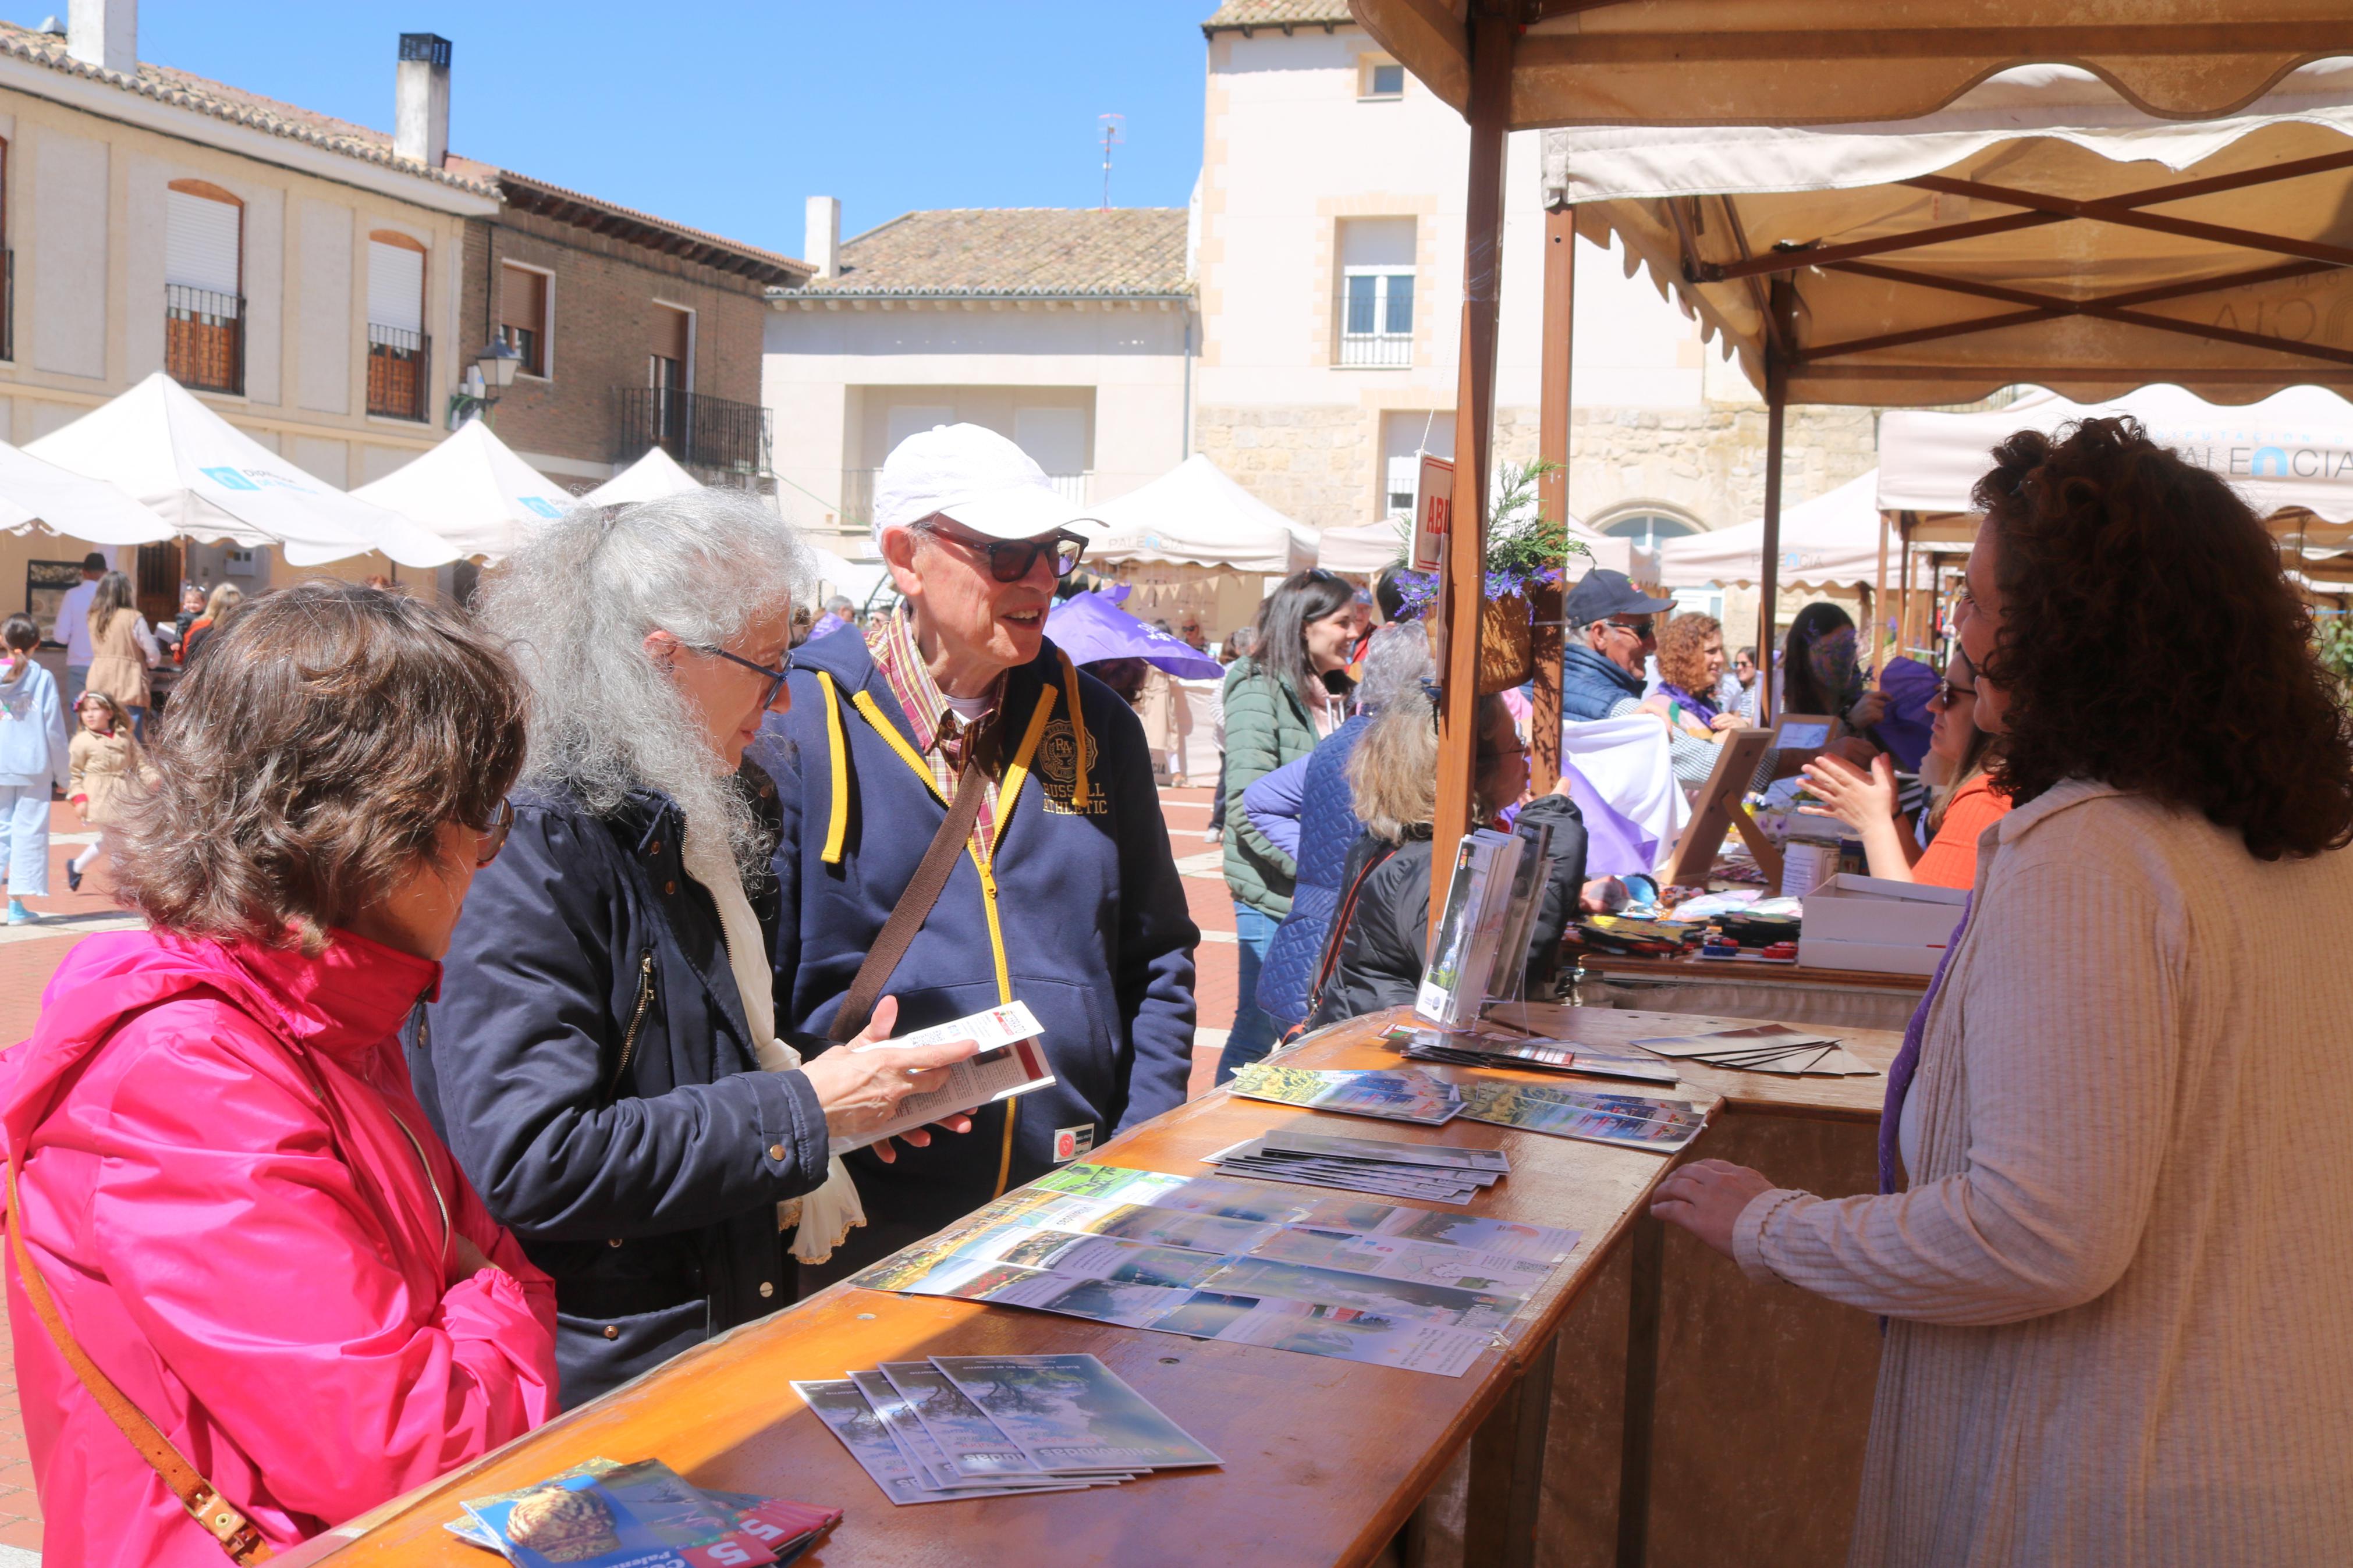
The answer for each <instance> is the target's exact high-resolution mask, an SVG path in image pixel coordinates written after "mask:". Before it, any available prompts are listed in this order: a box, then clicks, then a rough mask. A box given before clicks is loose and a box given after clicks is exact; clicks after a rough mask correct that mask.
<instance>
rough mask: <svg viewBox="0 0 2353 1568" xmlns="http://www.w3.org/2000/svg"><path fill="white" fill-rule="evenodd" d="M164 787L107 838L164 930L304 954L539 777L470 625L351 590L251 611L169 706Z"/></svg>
mask: <svg viewBox="0 0 2353 1568" xmlns="http://www.w3.org/2000/svg"><path fill="white" fill-rule="evenodd" d="M152 752H153V760H154V764H155V773H154V779H153V784H152V786H148V787H141V788H138V789H135V790H132V791H131V792H130V794H129V796H128V798H127V800H126V802H125V810H124V813H123V820H122V821H121V822H120V823H118V824H116V825H115V826H111V827H110V828H109V829H108V837H109V839H110V847H111V849H112V851H113V856H114V885H115V892H116V896H117V897H118V898H119V899H120V900H121V902H122V903H124V904H125V905H127V906H128V907H130V908H132V909H134V910H138V911H139V912H140V913H142V914H143V915H145V916H146V917H147V918H148V920H149V921H152V922H153V923H154V925H155V926H156V927H157V928H159V929H161V930H164V931H176V932H179V933H181V934H183V935H188V936H200V937H210V938H213V939H215V940H216V941H221V942H259V943H263V944H266V945H269V946H273V947H292V946H298V945H299V946H300V947H301V948H302V949H303V951H305V952H311V953H315V952H318V951H320V949H322V948H323V947H324V946H325V945H326V942H327V932H328V931H329V930H330V929H331V928H332V927H335V926H339V925H343V924H345V923H346V922H348V921H349V920H350V919H351V917H352V916H353V914H354V913H355V912H357V911H358V910H362V909H364V908H366V907H367V906H369V905H370V904H372V903H374V902H375V901H376V900H380V899H382V898H384V897H385V895H386V894H388V893H390V892H391V891H393V889H396V888H397V887H398V886H400V884H401V883H402V881H403V880H404V879H406V877H407V876H408V875H409V873H410V872H411V871H412V870H413V869H414V868H416V867H417V863H418V862H419V860H420V859H423V858H426V857H427V856H429V855H430V854H431V853H432V852H433V850H434V848H435V847H436V836H437V835H438V832H439V830H440V828H441V826H442V825H443V824H445V823H449V822H460V823H465V824H467V825H469V826H475V827H486V826H489V825H490V823H491V818H492V816H494V814H495V813H496V811H497V809H498V805H499V802H500V800H501V798H502V797H503V796H504V795H506V793H507V790H508V788H509V786H510V785H512V784H513V782H514V778H515V774H516V773H519V772H521V771H522V758H523V685H522V678H521V677H520V676H519V675H518V674H517V673H516V671H515V667H514V664H513V662H512V660H511V659H510V658H508V657H507V653H506V650H505V649H504V647H501V645H500V644H499V643H498V641H497V640H496V639H495V638H493V637H489V636H488V635H486V634H485V633H483V632H481V631H480V630H479V629H477V628H476V627H475V626H474V625H473V624H472V622H471V621H470V619H468V618H467V617H466V616H464V614H463V613H462V612H459V611H456V610H451V609H446V608H444V607H442V606H441V605H436V604H432V603H429V602H427V601H426V600H423V599H417V598H412V597H410V596H409V595H406V594H395V593H388V592H386V591H385V590H383V589H379V588H365V587H362V586H360V585H358V584H351V583H304V584H300V585H298V586H296V587H291V588H288V589H285V590H283V591H282V592H280V593H275V594H269V595H264V596H263V597H260V598H259V599H256V600H254V601H253V602H252V603H250V604H248V605H246V606H245V608H244V609H243V610H242V611H241V612H240V613H239V614H238V615H237V616H236V617H235V618H234V619H232V620H231V621H230V622H229V624H228V626H227V627H226V628H225V629H224V630H222V631H220V632H218V633H216V634H215V636H214V637H213V639H212V641H211V642H210V643H209V644H207V645H206V652H205V657H204V658H202V659H201V660H200V661H198V662H197V663H195V664H193V665H191V666H189V668H188V673H187V675H186V676H185V678H184V679H182V680H181V682H180V684H179V686H178V688H177V689H175V690H174V692H173V693H172V701H171V705H170V707H168V708H166V709H165V710H164V722H163V724H162V726H161V727H160V729H159V730H158V731H157V733H156V735H155V737H154V740H153V745H152Z"/></svg>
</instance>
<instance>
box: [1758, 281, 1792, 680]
mask: <svg viewBox="0 0 2353 1568" xmlns="http://www.w3.org/2000/svg"><path fill="white" fill-rule="evenodd" d="M1797 310H1798V300H1797V289H1795V288H1794V287H1793V286H1792V285H1791V284H1790V282H1789V280H1788V279H1786V278H1776V279H1773V292H1772V314H1773V315H1774V316H1775V317H1776V318H1778V320H1779V321H1780V322H1781V327H1782V334H1781V335H1782V336H1783V337H1784V338H1785V339H1786V340H1787V341H1790V342H1795V341H1796V335H1797ZM1789 357H1790V356H1788V355H1784V354H1780V353H1774V352H1773V351H1772V350H1770V349H1769V348H1768V349H1767V351H1766V354H1765V538H1764V540H1763V545H1764V552H1765V559H1764V561H1763V562H1762V563H1761V570H1759V571H1758V573H1757V660H1758V662H1759V665H1760V667H1761V671H1760V673H1759V674H1758V676H1757V679H1759V680H1764V679H1766V675H1767V673H1769V672H1770V669H1771V663H1770V661H1771V659H1772V657H1773V654H1772V649H1773V647H1774V641H1773V611H1774V600H1775V599H1776V598H1777V597H1778V596H1779V594H1780V588H1781V581H1780V579H1781V452H1782V445H1783V434H1784V427H1785V426H1786V425H1787V423H1788V412H1789ZM1776 706H1777V704H1776V703H1775V702H1774V700H1773V688H1772V686H1771V685H1770V684H1769V683H1767V685H1766V686H1765V688H1764V689H1762V690H1761V691H1759V692H1758V693H1757V722H1758V723H1760V724H1769V723H1771V722H1772V721H1774V720H1775V719H1777V718H1778V717H1780V715H1779V714H1778V713H1777V712H1775V711H1774V709H1775V707H1776Z"/></svg>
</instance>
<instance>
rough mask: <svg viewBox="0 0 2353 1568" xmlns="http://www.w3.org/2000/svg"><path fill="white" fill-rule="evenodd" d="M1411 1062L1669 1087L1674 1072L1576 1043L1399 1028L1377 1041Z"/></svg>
mask: <svg viewBox="0 0 2353 1568" xmlns="http://www.w3.org/2000/svg"><path fill="white" fill-rule="evenodd" d="M1381 1038H1382V1039H1383V1041H1384V1042H1386V1043H1387V1044H1388V1045H1389V1046H1391V1047H1394V1048H1396V1049H1397V1050H1398V1052H1399V1053H1400V1054H1402V1055H1403V1056H1404V1057H1405V1058H1407V1059H1408V1060H1409V1061H1417V1062H1440V1063H1443V1064H1445V1065H1447V1066H1449V1067H1464V1068H1528V1069H1532V1070H1534V1071H1537V1072H1561V1073H1582V1074H1585V1075H1586V1076H1588V1077H1590V1078H1622V1079H1635V1080H1637V1081H1640V1082H1643V1083H1663V1084H1672V1083H1674V1082H1675V1081H1676V1075H1675V1069H1674V1068H1672V1066H1670V1065H1669V1064H1668V1063H1665V1062H1662V1061H1661V1060H1659V1059H1658V1058H1656V1057H1647V1056H1642V1055H1641V1054H1639V1053H1631V1052H1626V1051H1615V1050H1610V1049H1608V1048H1606V1047H1595V1046H1586V1045H1579V1044H1578V1043H1577V1041H1575V1040H1562V1039H1546V1038H1535V1037H1525V1036H1520V1035H1502V1034H1492V1033H1486V1032H1482V1031H1477V1030H1466V1029H1417V1028H1414V1027H1412V1026H1399V1027H1398V1028H1395V1029H1391V1030H1390V1031H1389V1032H1388V1034H1386V1035H1384V1036H1382V1037H1381Z"/></svg>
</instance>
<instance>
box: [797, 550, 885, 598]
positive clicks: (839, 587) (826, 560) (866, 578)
mask: <svg viewBox="0 0 2353 1568" xmlns="http://www.w3.org/2000/svg"><path fill="white" fill-rule="evenodd" d="M815 554H816V556H817V577H818V582H819V583H821V584H824V585H825V586H827V587H828V588H830V589H832V590H833V591H834V592H835V593H837V594H839V595H841V596H842V597H843V598H845V599H848V600H849V601H850V602H851V603H853V604H856V605H861V606H862V605H864V604H865V603H866V601H867V600H868V599H869V598H871V597H872V595H873V593H874V590H875V589H877V588H879V587H881V585H882V584H883V583H884V582H886V581H888V580H889V578H890V575H891V569H890V568H889V567H888V566H885V565H883V564H882V563H881V562H880V561H852V560H850V559H849V557H847V556H842V555H836V554H835V553H834V552H832V551H830V550H825V549H818V551H816V552H815Z"/></svg>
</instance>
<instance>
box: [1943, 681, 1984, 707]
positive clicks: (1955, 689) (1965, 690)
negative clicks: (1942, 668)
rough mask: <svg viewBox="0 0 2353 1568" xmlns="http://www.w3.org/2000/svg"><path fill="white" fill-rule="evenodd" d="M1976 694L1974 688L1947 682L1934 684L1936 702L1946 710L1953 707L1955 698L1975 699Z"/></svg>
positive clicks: (1976, 690)
mask: <svg viewBox="0 0 2353 1568" xmlns="http://www.w3.org/2000/svg"><path fill="white" fill-rule="evenodd" d="M1977 694H1978V689H1977V688H1976V687H1974V686H1956V685H1954V684H1953V683H1952V682H1951V681H1949V680H1940V681H1938V682H1936V700H1937V701H1939V702H1941V703H1943V704H1944V705H1945V706H1946V707H1947V708H1950V707H1951V706H1952V705H1953V699H1954V698H1956V697H1975V696H1976V695H1977Z"/></svg>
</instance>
